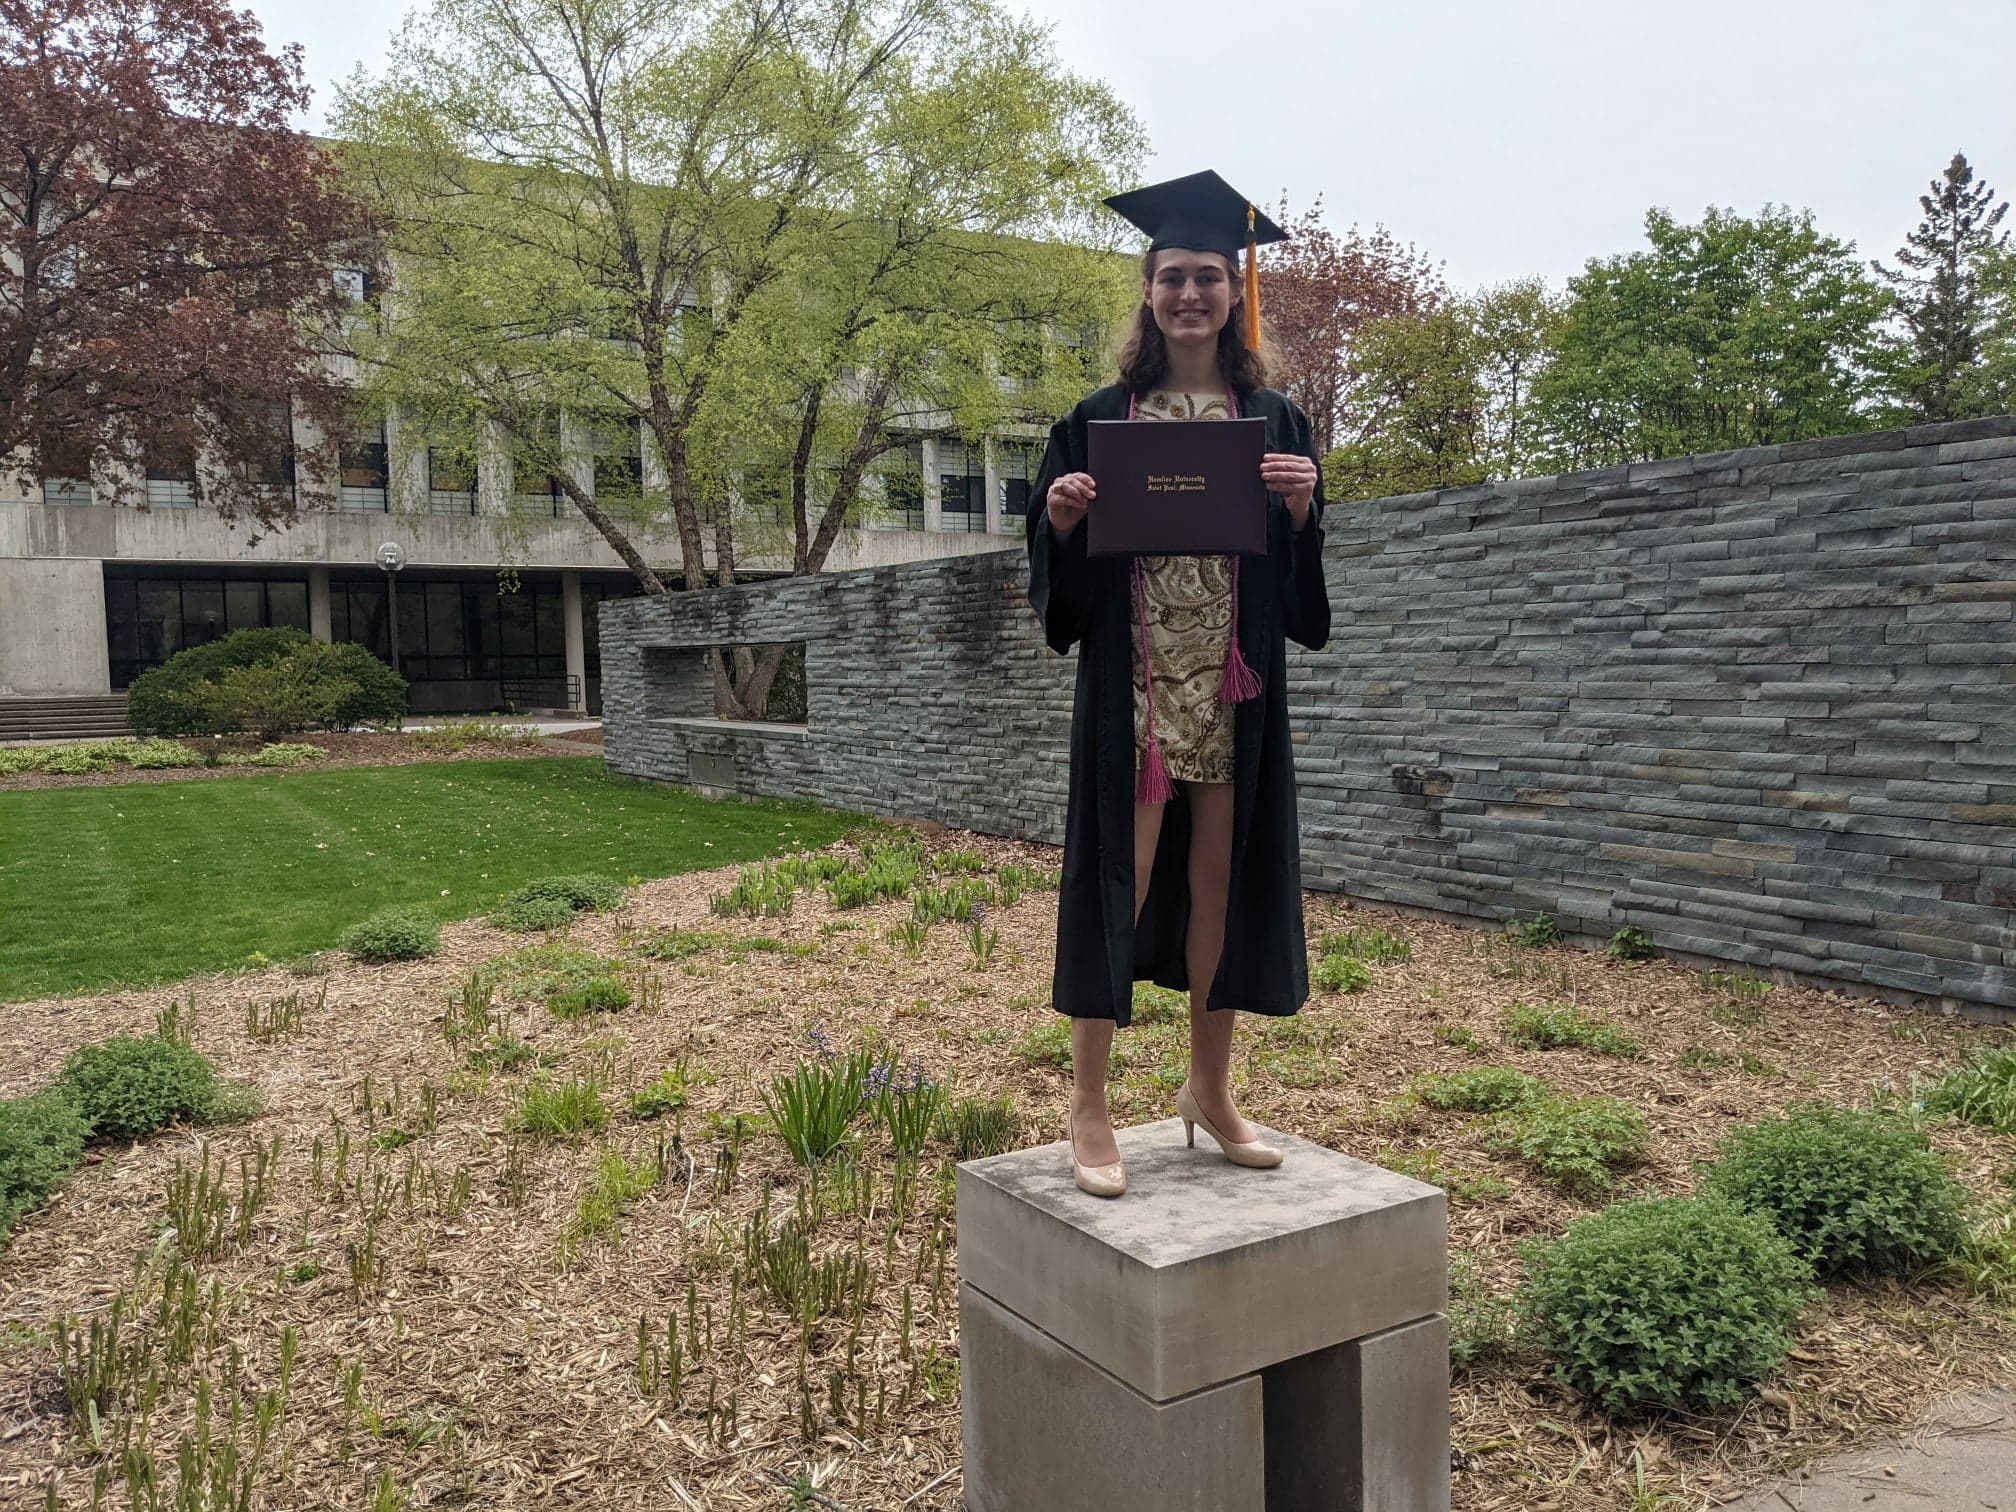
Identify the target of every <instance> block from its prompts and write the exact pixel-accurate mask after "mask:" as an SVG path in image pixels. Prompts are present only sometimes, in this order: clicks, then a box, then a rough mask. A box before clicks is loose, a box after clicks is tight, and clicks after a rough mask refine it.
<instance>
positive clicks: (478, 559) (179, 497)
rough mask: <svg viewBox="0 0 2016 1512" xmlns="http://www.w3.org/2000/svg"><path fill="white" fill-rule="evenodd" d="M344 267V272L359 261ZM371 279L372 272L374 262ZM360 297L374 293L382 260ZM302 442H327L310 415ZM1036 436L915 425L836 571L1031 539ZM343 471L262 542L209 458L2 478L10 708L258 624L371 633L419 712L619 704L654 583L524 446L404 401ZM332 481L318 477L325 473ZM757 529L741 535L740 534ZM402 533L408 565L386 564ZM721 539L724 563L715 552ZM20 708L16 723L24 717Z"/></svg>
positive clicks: (305, 486)
mask: <svg viewBox="0 0 2016 1512" xmlns="http://www.w3.org/2000/svg"><path fill="white" fill-rule="evenodd" d="M350 271H351V270H342V271H340V272H339V275H338V276H339V278H340V277H342V275H343V273H344V272H350ZM353 276H354V274H353ZM356 295H357V297H360V298H361V297H363V283H362V279H361V277H358V278H356ZM294 429H295V440H296V442H297V449H298V450H300V452H301V454H302V455H303V456H306V455H308V454H309V448H308V443H309V442H310V440H311V439H312V438H311V437H309V436H308V435H306V434H305V433H304V431H303V428H302V425H301V422H300V421H299V420H298V418H297V419H296V421H295V422H294ZM1036 434H1037V432H1036V431H1035V429H1034V428H1033V427H1030V428H1027V434H1025V435H1020V436H1012V437H1010V438H1007V439H1004V440H1002V441H999V442H993V441H990V442H989V443H987V444H986V445H985V446H984V447H972V446H966V445H962V444H961V443H960V442H958V441H957V440H956V439H951V438H947V437H941V436H937V435H933V434H930V433H928V432H920V433H917V434H913V435H910V436H908V437H907V438H906V444H907V448H908V451H909V454H910V460H911V465H910V467H908V468H905V469H901V470H900V471H901V473H902V475H904V476H906V477H908V476H911V475H913V474H914V476H915V478H917V479H920V480H921V487H919V486H916V485H914V484H913V485H911V486H910V487H909V488H908V489H907V490H904V489H902V488H900V487H896V488H886V489H884V490H883V498H882V505H881V507H880V508H879V509H878V510H877V512H876V518H874V519H873V520H871V521H869V522H867V523H865V524H864V525H863V526H862V527H861V528H859V529H852V530H849V531H848V532H846V533H845V534H843V536H842V537H841V539H840V540H839V542H837V543H836V545H835V548H834V551H833V553H832V555H831V557H830V559H829V561H828V563H827V567H828V569H829V570H832V571H844V570H848V569H852V568H861V567H875V566H886V565H892V564H896V563H901V562H908V561H916V560H920V559H924V558H930V557H941V556H956V555H961V554H964V553H967V552H972V551H983V550H995V549H998V548H999V547H1000V546H1002V545H1003V544H1004V541H1003V537H1004V536H1006V537H1010V538H1015V539H1019V538H1020V536H1021V534H1022V517H1023V513H1024V511H1025V509H1026V505H1027V492H1028V479H1029V478H1030V477H1031V476H1032V475H1033V473H1034V471H1035V468H1036V463H1037V460H1038V458H1039V457H1040V452H1038V451H1036V450H1035V441H1034V437H1035V436H1036ZM566 443H567V451H568V454H569V455H570V456H578V458H579V467H578V469H571V468H570V471H572V472H573V474H574V476H575V477H577V478H580V479H582V480H584V483H589V484H592V480H593V478H594V477H595V475H596V474H597V473H598V472H604V475H605V476H606V475H607V473H606V469H607V468H608V467H609V465H610V464H612V463H613V464H615V466H616V467H617V468H618V470H620V471H624V472H627V473H628V474H629V476H630V478H631V479H632V480H633V482H634V481H638V480H641V481H642V483H643V484H644V485H645V487H646V488H647V489H648V488H649V487H650V486H651V485H652V484H653V483H654V482H655V481H656V476H655V475H657V474H658V472H659V470H658V468H657V467H656V466H655V463H656V458H655V457H654V456H651V455H648V454H647V453H648V451H649V449H648V448H647V447H645V446H643V445H642V444H641V442H640V440H639V438H638V436H637V434H636V432H635V431H634V430H633V431H632V432H631V433H630V442H629V455H628V457H625V456H623V455H622V454H621V452H622V447H621V443H620V442H619V443H618V446H617V447H616V449H615V454H614V455H610V454H609V453H610V447H609V445H608V443H607V441H606V439H603V438H597V437H595V436H592V435H590V434H588V433H587V432H586V431H585V429H583V430H582V431H581V433H580V434H578V435H577V434H572V433H570V434H569V435H568V436H567V437H566ZM338 465H339V470H340V476H337V477H333V478H331V477H325V478H321V479H307V478H297V477H296V476H295V475H294V470H293V464H292V461H291V459H290V461H289V462H288V464H287V465H286V466H284V467H281V468H277V469H276V472H275V476H274V477H273V479H272V480H271V481H270V483H269V485H268V486H271V487H273V488H276V489H283V490H286V491H287V492H288V493H289V494H290V495H292V496H295V497H297V498H299V499H302V500H306V499H309V498H320V499H323V500H325V501H328V502H324V503H323V504H321V505H319V506H316V507H308V506H306V505H305V503H304V505H303V507H301V508H300V509H299V510H298V511H297V513H296V516H295V519H294V522H293V524H292V525H291V526H290V527H288V528H285V529H282V530H279V531H277V532H271V533H268V534H266V535H264V536H263V537H261V538H259V539H256V540H255V539H254V534H255V531H254V528H253V527H252V525H251V524H250V522H247V521H233V520H228V519H225V518H223V517H222V516H221V515H220V514H219V513H218V512H217V511H215V510H214V509H210V508H207V507H206V506H205V503H204V498H203V490H202V487H201V483H200V469H199V465H198V464H197V463H194V462H177V461H175V460H172V459H165V460H164V459H149V460H147V461H146V462H144V463H141V464H137V465H133V466H129V467H124V468H114V467H108V466H106V465H105V464H104V462H103V460H102V458H101V459H100V461H99V462H98V463H97V464H95V465H93V466H92V467H89V468H85V467H81V466H80V467H78V468H77V469H76V471H79V472H84V471H89V472H91V473H92V476H90V477H58V476H50V477H44V478H42V479H41V480H40V482H39V485H38V484H37V483H35V482H32V481H31V482H30V483H29V484H28V485H27V486H25V487H24V486H23V485H22V483H21V481H20V480H19V479H18V478H15V477H11V476H10V477H4V478H0V716H4V715H5V714H6V712H7V704H8V702H9V701H10V700H13V701H15V702H16V704H17V707H26V706H27V705H28V704H29V703H31V702H33V703H34V704H35V705H36V707H37V708H38V709H46V708H47V707H49V705H48V704H46V703H45V702H43V701H47V700H55V699H91V698H97V699H104V698H105V697H107V696H108V695H116V694H118V693H119V692H120V690H123V689H124V688H126V687H127V686H128V685H130V684H131V682H132V681H133V679H134V678H135V677H137V676H138V675H139V674H140V673H141V672H143V671H145V670H146V669H147V668H149V667H154V666H159V665H160V664H161V663H162V662H164V661H166V660H167V659H168V658H169V657H170V656H172V655H174V653H175V652H177V651H179V650H181V649H183V648H184V647H186V646H192V645H200V644H202V643H204V642H206V641H209V640H214V639H216V638H218V637H220V636H222V635H225V634H227V633H229V632H230V631H232V630H237V629H241V628H244V627H247V626H263V625H292V626H297V627H299V628H301V629H304V630H309V631H312V632H313V633H314V634H315V635H317V636H318V637H321V638H322V639H325V640H334V641H354V642H356V643H358V644H361V645H364V646H367V647H369V648H370V649H371V651H372V652H374V653H375V654H376V655H378V656H379V657H380V658H382V659H383V660H385V661H387V662H388V663H392V662H395V660H396V665H397V669H398V670H399V672H400V673H401V674H402V675H403V676H405V677H406V679H407V680H408V683H409V703H410V706H411V708H412V709H413V711H414V712H415V713H441V712H458V711H461V712H476V711H485V710H493V709H499V708H504V707H518V708H531V707H541V708H565V709H586V710H589V711H599V709H600V707H601V664H600V656H599V651H598V637H597V619H598V611H599V608H600V605H601V604H602V602H603V601H604V600H605V599H609V598H618V597H624V596H628V595H630V594H633V593H635V592H637V591H638V589H637V584H636V581H635V579H634V577H633V576H632V575H631V574H630V572H629V571H628V570H627V568H626V567H625V566H624V564H623V563H622V561H621V560H620V559H619V558H618V557H617V555H616V553H615V552H614V551H613V550H612V549H611V548H610V546H609V544H608V542H607V541H606V540H604V539H603V537H602V536H601V535H600V534H599V533H598V532H597V531H595V530H594V529H593V527H591V526H590V525H588V524H587V522H586V521H585V520H583V519H582V518H581V516H580V515H579V513H578V512H577V511H575V510H574V509H573V508H572V506H571V505H569V504H568V503H567V501H566V500H565V498H564V497H563V496H561V495H560V494H559V493H558V491H557V490H555V489H554V488H552V486H551V485H550V484H547V483H546V482H545V480H543V479H542V480H540V486H539V487H537V488H531V489H528V488H526V487H525V486H524V485H522V484H521V483H520V482H519V481H518V480H514V479H513V477H512V476H511V464H510V460H509V458H508V456H506V455H505V451H504V448H503V447H502V446H501V445H499V446H497V447H495V448H491V449H490V450H489V451H488V453H487V454H486V456H485V457H484V458H483V459H482V460H481V461H480V462H479V464H478V465H477V466H476V467H475V469H474V470H473V475H472V474H471V473H470V472H469V471H467V470H459V471H458V470H457V469H456V468H454V467H453V466H451V465H446V464H444V462H443V459H441V458H440V457H439V456H438V455H437V454H435V453H432V452H430V451H429V450H428V449H427V448H426V446H425V444H424V442H421V441H419V440H418V438H414V439H413V440H411V441H408V440H407V439H406V438H404V437H402V435H401V427H400V424H399V417H398V416H397V415H396V414H395V415H393V416H391V417H389V418H388V420H387V422H386V423H384V424H383V425H377V426H374V427H370V428H368V429H367V430H366V431H365V432H364V433H363V434H362V436H361V438H360V439H359V441H358V442H357V444H356V446H355V448H354V449H351V450H346V451H344V452H343V454H342V455H341V457H340V458H339V459H338ZM309 485H319V486H309ZM738 534H739V532H738ZM632 539H633V540H634V541H636V542H637V544H638V545H639V546H640V548H641V549H642V550H643V552H644V554H645V556H646V558H647V559H648V560H650V561H651V562H652V563H653V564H654V565H655V566H659V567H660V569H661V575H662V572H663V569H664V566H665V564H668V563H672V562H676V560H677V557H678V544H677V537H676V533H675V532H674V531H673V530H672V529H671V526H670V523H669V521H667V522H666V523H665V525H664V526H663V528H662V529H658V530H656V531H653V530H649V529H644V530H638V531H636V532H634V533H633V535H632ZM388 543H389V544H396V545H397V546H398V547H399V548H400V554H401V555H402V556H403V566H402V567H401V569H400V570H399V571H398V572H397V573H396V574H391V573H387V572H386V571H383V570H381V568H380V566H379V561H380V552H381V549H382V548H383V547H385V546H386V545H387V544H388ZM711 545H712V542H711V538H710V541H709V546H710V566H711V560H712V559H711ZM737 563H738V570H739V572H740V573H741V574H742V575H744V576H749V577H762V576H766V575H774V574H777V573H781V572H785V571H788V570H789V566H790V552H789V540H788V535H787V534H786V533H785V532H784V531H783V530H782V528H781V527H780V529H779V530H778V532H777V540H776V541H774V542H772V543H769V549H768V550H767V551H766V543H765V542H764V541H763V540H762V539H761V535H760V532H758V533H754V534H752V535H751V536H750V537H749V538H748V539H743V540H738V543H737ZM4 723H5V720H4V717H0V725H4Z"/></svg>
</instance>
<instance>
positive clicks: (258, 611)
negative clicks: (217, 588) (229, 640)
mask: <svg viewBox="0 0 2016 1512" xmlns="http://www.w3.org/2000/svg"><path fill="white" fill-rule="evenodd" d="M224 622H225V624H226V625H228V626H229V627H230V628H231V629H233V630H251V629H256V628H257V627H258V626H260V625H263V624H265V623H266V585H265V584H264V583H239V582H228V583H226V584H225V585H224Z"/></svg>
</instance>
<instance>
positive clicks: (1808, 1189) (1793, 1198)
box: [1701, 1102, 1966, 1274]
mask: <svg viewBox="0 0 2016 1512" xmlns="http://www.w3.org/2000/svg"><path fill="white" fill-rule="evenodd" d="M1715 1153H1716V1159H1715V1161H1714V1162H1713V1164H1711V1165H1709V1166H1708V1167H1707V1168H1706V1169H1705V1170H1704V1171H1703V1172H1702V1174H1701V1190H1702V1191H1703V1192H1706V1193H1711V1194H1713V1195H1716V1196H1719V1197H1724V1198H1726V1199H1728V1200H1729V1201H1730V1202H1733V1203H1735V1204H1737V1205H1738V1206H1740V1207H1745V1208H1750V1209H1753V1210H1755V1211H1757V1212H1760V1213H1762V1214H1764V1215H1765V1216H1766V1217H1767V1218H1769V1219H1770V1220H1771V1222H1772V1223H1773V1224H1775V1225H1776V1226H1777V1228H1778V1231H1779V1232H1780V1233H1782V1234H1784V1236H1785V1237H1786V1238H1787V1239H1788V1240H1789V1241H1790V1242H1791V1243H1792V1245H1793V1247H1794V1248H1795V1249H1797V1250H1798V1251H1799V1253H1800V1254H1801V1255H1802V1256H1804V1257H1805V1258H1806V1260H1807V1261H1808V1262H1809V1263H1811V1264H1812V1266H1813V1267H1814V1269H1816V1270H1817V1271H1819V1272H1821V1273H1822V1274H1826V1273H1829V1272H1833V1271H1840V1270H1850V1269H1853V1270H1860V1271H1869V1272H1877V1273H1884V1272H1888V1273H1898V1272H1904V1271H1908V1270H1910V1269H1912V1268H1913V1267H1916V1266H1920V1265H1927V1264H1933V1263H1936V1262H1938V1261H1940V1260H1943V1259H1946V1258H1947V1257H1948V1256H1950V1255H1952V1254H1953V1253H1954V1252H1955V1251H1956V1250H1957V1249H1958V1248H1959V1246H1960V1244H1961V1241H1962V1240H1963V1238H1964V1237H1965V1234H1966V1226H1965V1223H1964V1221H1963V1218H1962V1213H1963V1211H1964V1209H1965V1205H1966V1192H1965V1189H1964V1188H1962V1187H1961V1185H1960V1184H1959V1183H1958V1182H1957V1181H1955V1180H1954V1179H1953V1177H1952V1175H1951V1174H1950V1173H1949V1172H1948V1171H1947V1169H1946V1166H1945V1164H1944V1162H1942V1161H1941V1160H1940V1158H1939V1156H1938V1153H1937V1152H1936V1151H1934V1150H1933V1148H1932V1146H1931V1144H1930V1143H1929V1142H1928V1141H1927V1140H1926V1138H1925V1135H1924V1133H1923V1132H1922V1131H1921V1130H1919V1129H1918V1128H1916V1127H1914V1126H1913V1125H1912V1124H1911V1123H1910V1122H1908V1121H1907V1120H1905V1119H1902V1118H1898V1117H1895V1116H1892V1115H1889V1114H1883V1113H1862V1112H1857V1111H1855V1110H1853V1109H1849V1108H1841V1107H1837V1106H1835V1105H1834V1104H1831V1103H1825V1102H1805V1103H1799V1104H1795V1105H1794V1106H1793V1107H1791V1108H1790V1109H1788V1110H1787V1111H1786V1112H1785V1113H1783V1114H1781V1115H1775V1116H1771V1117H1767V1118H1761V1119H1758V1120H1757V1121H1756V1122H1755V1123H1751V1124H1746V1125H1744V1126H1743V1127H1741V1128H1738V1129H1734V1130H1732V1131H1730V1132H1729V1133H1728V1134H1726V1135H1724V1136H1723V1137H1722V1139H1721V1140H1720V1141H1719V1142H1718V1143H1717V1145H1716V1152H1715Z"/></svg>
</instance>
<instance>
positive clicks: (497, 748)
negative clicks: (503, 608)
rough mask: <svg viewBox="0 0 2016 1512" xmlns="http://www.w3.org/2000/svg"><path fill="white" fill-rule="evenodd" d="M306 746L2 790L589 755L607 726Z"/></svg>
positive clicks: (320, 738)
mask: <svg viewBox="0 0 2016 1512" xmlns="http://www.w3.org/2000/svg"><path fill="white" fill-rule="evenodd" d="M289 738H290V739H292V740H295V741H298V742H300V743H301V744H304V745H312V746H319V747H320V748H321V749H322V751H323V753H324V754H323V755H322V756H321V757H320V758H319V759H317V760H314V761H304V762H302V763H301V764H300V765H299V766H293V767H256V766H215V767H205V766H194V767H166V768H162V769H160V770H157V771H135V770H134V769H132V768H131V767H124V766H122V767H119V768H117V769H115V770H113V771H110V772H80V773H75V774H64V773H56V772H16V773H14V774H13V775H12V776H5V775H0V793H10V792H17V791H21V790H24V789H30V788H71V787H120V786H124V785H125V784H127V783H134V782H198V781H204V780H207V779H209V778H213V777H270V776H272V775H273V773H274V772H276V771H286V772H326V771H329V770H330V769H332V768H334V767H360V766H417V765H419V764H421V763H422V762H428V761H495V760H496V759H498V758H499V757H502V756H590V755H599V754H600V753H601V750H602V731H601V727H600V726H597V727H596V728H594V729H592V730H579V731H568V732H566V733H564V734H555V735H549V736H547V737H545V738H544V739H542V740H472V741H470V742H469V743H468V744H467V745H465V746H462V747H461V748H460V749H457V750H440V749H436V748H430V747H428V746H425V745H422V744H420V743H419V742H417V741H415V740H414V738H413V736H412V735H411V734H409V733H407V732H405V731H402V730H374V731H360V732H357V733H354V734H353V733H349V732H335V733H331V732H328V731H314V732H311V733H309V734H306V735H297V736H291V737H289ZM182 744H184V745H186V746H188V747H189V748H190V749H191V750H193V751H203V750H205V749H208V748H210V747H212V746H213V745H214V747H215V748H216V749H217V750H219V751H237V752H243V753H245V754H247V755H250V754H251V753H253V752H255V751H257V750H258V749H259V746H260V742H259V741H257V740H255V739H252V738H250V737H245V736H227V737H224V738H222V739H219V740H216V741H214V742H213V741H209V740H200V739H190V740H184V741H183V742H182Z"/></svg>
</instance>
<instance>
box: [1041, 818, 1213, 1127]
mask: <svg viewBox="0 0 2016 1512" xmlns="http://www.w3.org/2000/svg"><path fill="white" fill-rule="evenodd" d="M1227 791H1230V789H1229V788H1228V789H1227ZM1161 835H1162V805H1161V804H1159V803H1137V804H1135V805H1134V917H1135V919H1137V920H1138V919H1140V917H1141V905H1142V904H1143V903H1145V902H1146V901H1147V899H1148V877H1149V873H1150V872H1151V871H1152V870H1153V869H1154V865H1155V842H1156V841H1157V840H1158V839H1160V838H1161ZM1112 1053H1113V1020H1111V1019H1092V1018H1081V1019H1073V1020H1072V1021H1071V1125H1072V1128H1073V1129H1074V1130H1075V1131H1076V1134H1077V1145H1078V1151H1077V1153H1078V1160H1079V1163H1080V1164H1083V1165H1088V1166H1096V1165H1110V1164H1111V1163H1112V1162H1114V1161H1116V1160H1118V1159H1119V1158H1120V1146H1119V1145H1118V1144H1117V1143H1116V1142H1115V1141H1114V1138H1113V1120H1112V1118H1111V1116H1110V1115H1109V1114H1108V1113H1107V1111H1106V1065H1107V1060H1108V1057H1110V1056H1111V1055H1112Z"/></svg>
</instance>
